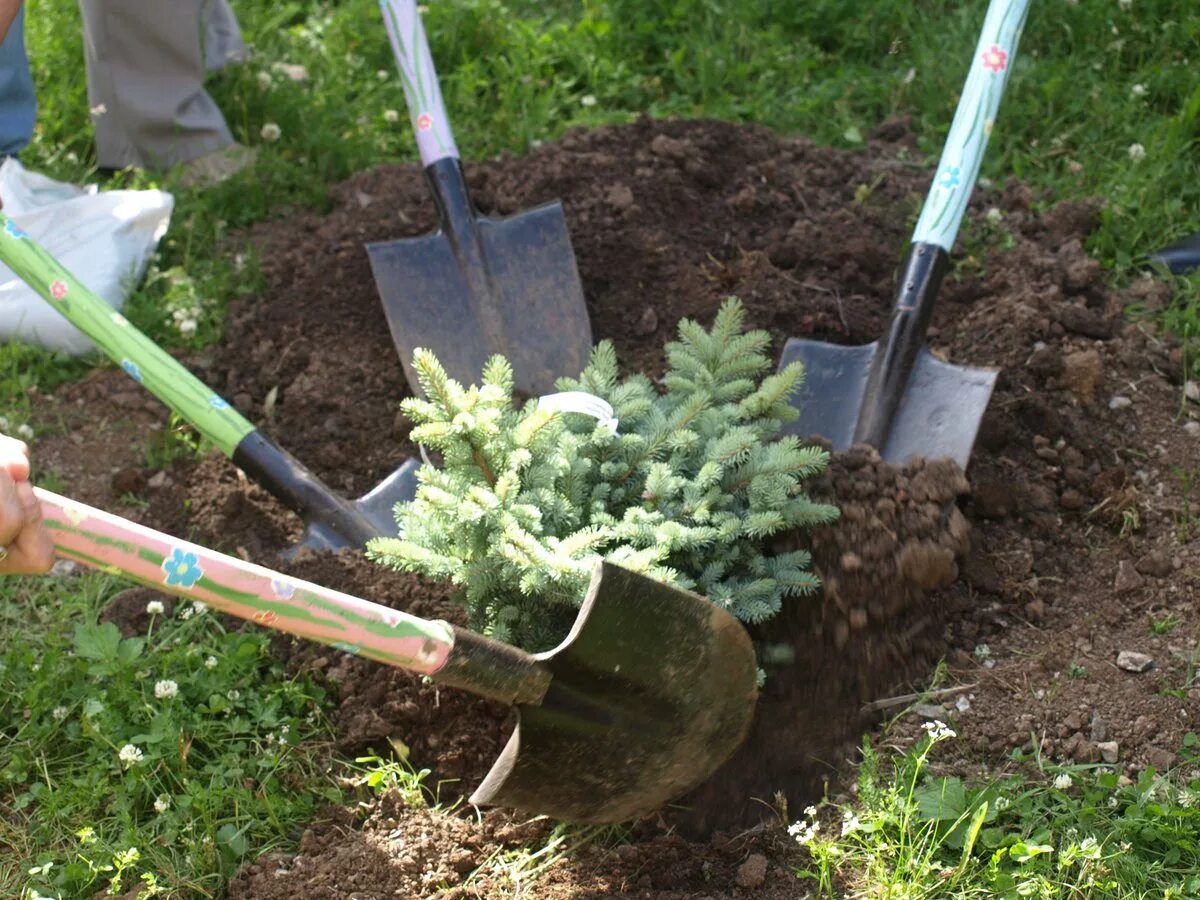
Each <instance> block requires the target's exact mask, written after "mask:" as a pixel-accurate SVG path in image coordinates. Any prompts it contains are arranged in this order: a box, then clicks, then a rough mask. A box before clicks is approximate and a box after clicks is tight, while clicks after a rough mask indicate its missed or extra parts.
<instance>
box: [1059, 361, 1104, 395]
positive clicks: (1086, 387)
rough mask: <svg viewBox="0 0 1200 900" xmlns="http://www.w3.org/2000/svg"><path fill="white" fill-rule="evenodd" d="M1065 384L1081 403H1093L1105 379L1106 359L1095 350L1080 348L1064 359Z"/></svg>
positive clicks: (1063, 376) (1063, 377)
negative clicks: (1097, 390)
mask: <svg viewBox="0 0 1200 900" xmlns="http://www.w3.org/2000/svg"><path fill="white" fill-rule="evenodd" d="M1062 380H1063V384H1064V385H1065V386H1066V388H1067V390H1069V391H1070V392H1071V393H1072V394H1074V395H1075V396H1076V397H1077V398H1078V399H1079V401H1080V402H1081V403H1091V402H1092V400H1094V399H1095V397H1096V389H1097V388H1098V387H1099V386H1100V382H1101V381H1103V380H1104V361H1103V360H1102V359H1101V358H1100V354H1099V353H1097V352H1096V351H1095V350H1079V351H1076V352H1075V353H1070V354H1068V355H1067V356H1066V358H1065V359H1063V374H1062Z"/></svg>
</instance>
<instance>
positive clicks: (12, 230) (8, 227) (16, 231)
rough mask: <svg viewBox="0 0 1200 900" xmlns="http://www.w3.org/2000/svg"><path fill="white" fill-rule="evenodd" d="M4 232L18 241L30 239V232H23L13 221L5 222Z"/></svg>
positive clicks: (7, 220) (6, 220)
mask: <svg viewBox="0 0 1200 900" xmlns="http://www.w3.org/2000/svg"><path fill="white" fill-rule="evenodd" d="M4 230H5V232H7V234H8V235H9V236H10V237H15V238H16V239H17V240H21V239H22V238H27V237H29V232H27V231H22V230H21V228H20V226H19V225H17V223H16V222H14V221H13V220H12V219H5V220H4Z"/></svg>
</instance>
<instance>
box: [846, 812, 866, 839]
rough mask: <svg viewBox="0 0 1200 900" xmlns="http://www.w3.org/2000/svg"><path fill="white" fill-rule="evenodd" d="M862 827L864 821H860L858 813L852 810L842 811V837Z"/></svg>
mask: <svg viewBox="0 0 1200 900" xmlns="http://www.w3.org/2000/svg"><path fill="white" fill-rule="evenodd" d="M861 827H862V822H860V821H859V819H858V816H857V815H856V814H854V813H852V812H850V810H846V811H845V812H844V813H842V837H845V836H846V835H848V834H852V833H854V832H855V831H858V829H860V828H861Z"/></svg>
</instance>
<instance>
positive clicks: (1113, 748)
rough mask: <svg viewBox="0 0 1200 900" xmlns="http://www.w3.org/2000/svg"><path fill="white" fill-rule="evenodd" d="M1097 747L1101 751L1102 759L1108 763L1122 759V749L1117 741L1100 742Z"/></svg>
mask: <svg viewBox="0 0 1200 900" xmlns="http://www.w3.org/2000/svg"><path fill="white" fill-rule="evenodd" d="M1096 747H1097V749H1099V751H1100V759H1102V760H1103V761H1104V762H1106V763H1115V762H1116V761H1117V760H1118V759H1119V758H1120V747H1118V746H1117V742H1116V741H1100V742H1099V743H1098V744H1096Z"/></svg>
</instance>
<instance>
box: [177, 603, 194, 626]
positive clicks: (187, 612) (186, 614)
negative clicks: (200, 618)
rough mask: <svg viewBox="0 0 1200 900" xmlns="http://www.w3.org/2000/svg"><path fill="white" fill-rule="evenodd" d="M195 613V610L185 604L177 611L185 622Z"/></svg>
mask: <svg viewBox="0 0 1200 900" xmlns="http://www.w3.org/2000/svg"><path fill="white" fill-rule="evenodd" d="M195 614H196V610H194V609H193V608H192V607H190V606H185V607H184V608H183V609H181V610H180V611H179V618H181V619H183V621H185V622H186V621H187V620H188V619H190V618H191V617H192V616H194V615H195Z"/></svg>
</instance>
